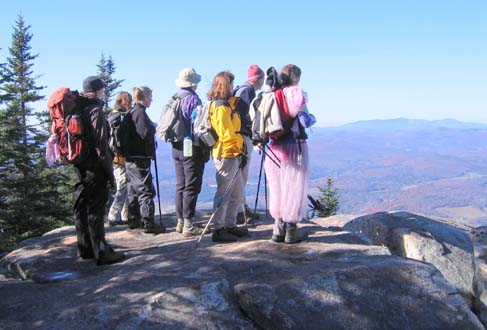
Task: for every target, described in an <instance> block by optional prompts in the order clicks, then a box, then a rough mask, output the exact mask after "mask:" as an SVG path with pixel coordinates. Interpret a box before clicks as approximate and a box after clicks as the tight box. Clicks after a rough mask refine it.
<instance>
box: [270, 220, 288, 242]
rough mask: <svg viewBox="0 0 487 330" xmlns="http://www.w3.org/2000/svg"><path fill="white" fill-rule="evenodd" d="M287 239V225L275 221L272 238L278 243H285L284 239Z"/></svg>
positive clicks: (280, 221)
mask: <svg viewBox="0 0 487 330" xmlns="http://www.w3.org/2000/svg"><path fill="white" fill-rule="evenodd" d="M285 237H286V223H285V222H283V221H282V220H275V221H274V228H272V237H271V240H273V241H274V242H276V243H283V242H284V238H285Z"/></svg>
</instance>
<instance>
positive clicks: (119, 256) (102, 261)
mask: <svg viewBox="0 0 487 330" xmlns="http://www.w3.org/2000/svg"><path fill="white" fill-rule="evenodd" d="M124 259H125V254H123V253H122V252H116V251H113V250H112V249H109V250H107V251H100V253H99V256H98V259H96V264H97V266H101V265H110V264H114V263H116V262H120V261H122V260H124Z"/></svg>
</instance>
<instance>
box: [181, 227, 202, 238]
mask: <svg viewBox="0 0 487 330" xmlns="http://www.w3.org/2000/svg"><path fill="white" fill-rule="evenodd" d="M202 233H203V229H200V228H198V227H195V226H191V227H186V226H184V227H183V232H182V234H183V236H184V237H193V236H200V235H201V234H202Z"/></svg>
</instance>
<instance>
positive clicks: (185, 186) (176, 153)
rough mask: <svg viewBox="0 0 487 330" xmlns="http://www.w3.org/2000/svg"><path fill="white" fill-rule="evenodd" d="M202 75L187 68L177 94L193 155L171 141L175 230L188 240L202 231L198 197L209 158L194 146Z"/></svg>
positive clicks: (182, 146) (179, 82) (180, 80)
mask: <svg viewBox="0 0 487 330" xmlns="http://www.w3.org/2000/svg"><path fill="white" fill-rule="evenodd" d="M200 81H201V75H199V74H197V73H196V71H195V69H193V68H184V69H182V70H181V71H180V72H179V77H178V79H177V80H176V86H177V87H179V88H180V89H179V91H178V92H177V93H176V95H177V96H178V97H180V98H181V108H180V110H181V111H182V118H183V120H184V121H185V125H184V127H186V128H187V132H186V137H185V139H190V141H191V142H189V141H187V142H189V144H190V145H191V146H190V149H191V150H190V152H189V153H188V154H185V153H184V150H183V149H184V141H178V142H171V144H172V158H173V160H174V168H175V170H176V191H175V193H174V205H175V208H176V216H177V219H178V223H177V225H176V231H177V232H178V233H181V234H182V235H183V236H185V237H193V236H199V235H200V234H201V232H202V231H201V229H200V228H198V227H196V226H194V225H193V218H194V216H195V211H196V202H197V199H198V194H199V193H200V191H201V184H202V182H203V171H204V169H205V163H206V162H207V161H208V159H209V150H204V149H202V148H201V147H199V146H197V145H196V144H195V143H193V141H192V140H193V136H192V135H193V134H192V132H193V129H192V126H193V119H194V118H195V117H196V114H197V111H198V109H199V108H201V100H200V98H199V96H198V94H196V89H197V88H198V83H199V82H200Z"/></svg>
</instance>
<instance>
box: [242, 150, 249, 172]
mask: <svg viewBox="0 0 487 330" xmlns="http://www.w3.org/2000/svg"><path fill="white" fill-rule="evenodd" d="M248 161H249V157H247V155H246V154H241V155H240V169H243V168H244V167H245V165H247V162H248Z"/></svg>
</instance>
